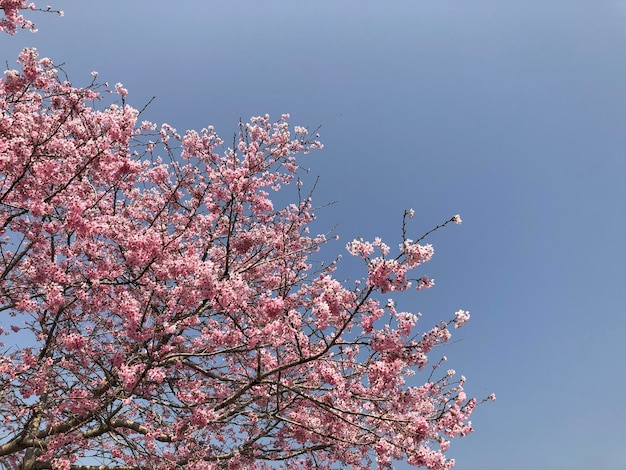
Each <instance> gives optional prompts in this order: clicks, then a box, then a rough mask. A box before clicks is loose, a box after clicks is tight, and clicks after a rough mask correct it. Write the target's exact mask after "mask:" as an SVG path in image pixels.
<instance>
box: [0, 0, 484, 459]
mask: <svg viewBox="0 0 626 470" xmlns="http://www.w3.org/2000/svg"><path fill="white" fill-rule="evenodd" d="M22 3H23V2H15V1H13V2H12V1H6V0H5V1H3V2H1V3H0V6H2V8H3V9H4V11H5V15H6V17H5V20H4V21H5V22H6V21H8V22H9V23H11V24H13V25H15V24H25V23H23V21H26V20H23V19H20V16H19V15H18V14H16V10H12V9H10V8H9V7H8V6H10V5H13V4H16V5H19V6H23V5H22ZM20 22H22V23H20ZM5 27H6V25H5ZM7 30H8V31H11V29H10V28H7ZM19 64H20V70H8V71H7V72H5V74H4V78H3V79H1V80H0V112H1V115H0V237H1V239H0V273H1V277H0V311H1V312H2V314H1V316H0V333H1V334H2V335H3V341H4V343H3V346H2V352H3V354H2V356H0V468H1V467H4V468H7V469H9V468H10V469H13V468H20V469H63V470H68V469H75V470H79V469H82V470H88V469H94V470H95V469H114V468H117V469H129V470H130V469H136V470H139V469H149V468H160V469H176V468H190V469H221V468H230V469H237V468H251V469H255V468H258V469H260V468H285V467H288V468H302V469H312V468H320V469H324V468H346V467H351V468H354V469H370V468H373V467H375V468H381V469H386V468H392V464H393V462H394V461H397V460H406V462H408V464H410V465H412V466H415V467H426V468H429V469H444V468H451V467H452V466H453V465H454V461H453V460H450V459H446V457H445V455H444V453H445V451H446V450H447V449H448V446H449V439H450V438H453V437H455V436H463V435H466V434H468V433H469V432H471V431H472V427H471V423H470V422H469V421H468V418H469V416H470V414H471V413H472V411H473V410H474V408H475V406H476V404H477V401H476V400H475V399H473V398H468V397H467V396H466V395H465V392H464V391H463V383H464V380H465V379H464V378H463V377H461V378H460V379H457V378H456V377H455V375H454V371H452V370H450V371H448V372H447V373H445V372H442V373H439V374H438V373H437V371H436V368H437V366H438V365H439V363H440V362H441V361H440V360H437V361H435V364H434V365H432V364H431V365H428V357H427V355H428V353H429V352H431V351H432V349H433V347H435V346H437V345H440V344H442V343H445V342H446V341H448V340H449V338H450V328H451V327H455V328H456V327H460V326H461V325H462V324H463V323H465V321H467V319H468V318H469V314H468V313H467V312H465V311H462V310H459V311H458V312H456V314H455V315H454V317H452V319H451V320H450V321H448V322H442V323H440V324H438V325H435V326H434V327H432V328H428V329H426V330H423V329H421V328H418V327H417V321H418V315H415V314H412V313H408V312H400V311H396V309H395V306H394V303H393V301H388V300H386V299H387V297H389V296H390V295H392V293H393V292H398V291H404V290H406V289H408V288H409V287H411V284H412V283H413V286H414V287H416V288H418V289H421V288H426V287H430V286H431V285H432V282H431V281H430V280H429V279H428V278H427V277H425V276H423V275H421V276H412V274H411V273H412V272H414V270H415V269H416V268H418V267H420V266H421V265H422V264H423V263H425V262H426V261H428V260H429V259H430V258H431V256H432V254H433V249H432V247H431V246H430V245H428V244H422V242H423V237H421V238H417V239H411V238H410V237H409V236H408V235H407V231H408V228H407V224H408V219H409V218H411V217H412V215H413V213H412V211H407V212H406V213H405V217H404V222H403V237H402V240H400V242H401V243H400V247H399V249H398V250H396V251H394V250H391V249H390V247H389V246H387V245H386V244H385V243H383V242H382V241H381V240H380V239H375V240H374V241H373V242H371V243H370V242H366V241H363V240H354V241H352V242H350V243H348V245H347V250H348V252H349V253H350V254H351V255H354V256H357V257H360V258H362V259H363V262H364V267H365V270H364V274H363V279H362V280H361V281H360V282H356V283H354V284H348V283H346V282H343V281H340V280H339V279H337V277H336V275H335V270H336V267H337V264H336V262H333V263H330V264H329V265H328V266H326V267H322V265H321V264H318V263H317V262H316V260H317V259H318V258H319V256H320V255H319V253H318V251H319V250H320V248H321V247H323V245H324V243H325V242H326V238H325V237H324V236H323V235H317V236H313V235H311V234H310V233H309V229H308V226H309V225H310V223H311V221H312V220H313V218H314V214H313V211H312V205H311V199H310V197H309V196H307V195H303V194H302V193H301V192H300V186H301V185H300V183H299V181H298V179H297V174H298V163H297V161H296V156H297V155H298V154H305V153H308V152H309V151H310V150H313V149H316V148H320V147H321V144H320V143H319V142H317V140H315V139H316V136H315V135H310V134H309V132H308V131H307V129H305V128H302V127H298V126H296V127H294V128H292V129H291V128H290V126H289V125H288V122H287V119H288V116H286V115H284V116H282V117H281V118H280V119H279V120H278V121H277V122H271V121H270V119H269V117H268V116H264V117H257V118H253V119H251V121H250V123H248V124H243V123H242V124H240V126H239V131H238V134H237V136H236V138H235V140H234V142H233V145H232V146H231V147H226V146H224V144H223V142H222V140H221V139H220V138H219V137H218V135H217V134H216V133H215V131H214V130H213V128H211V127H209V128H207V129H203V130H202V131H200V132H195V131H188V132H186V133H185V134H184V135H178V134H177V133H176V130H175V129H173V128H172V127H171V126H168V125H163V126H161V127H157V126H155V125H154V124H152V123H149V122H145V121H143V122H140V121H139V114H140V113H139V112H138V111H136V110H135V109H133V108H132V107H130V106H128V105H127V104H126V102H125V96H126V90H125V89H124V88H123V87H122V86H121V85H117V86H116V87H114V89H113V90H109V89H108V88H107V87H105V86H102V87H100V86H98V85H97V84H96V83H95V78H94V83H92V85H90V86H88V87H85V88H75V87H73V86H72V85H70V84H69V83H67V82H65V81H63V80H62V79H60V78H59V75H58V73H57V70H56V69H55V67H54V65H53V63H52V62H51V61H50V60H49V59H45V58H44V59H40V58H39V57H38V56H37V53H36V51H34V50H30V49H25V50H23V51H22V53H21V54H20V56H19ZM110 97H113V100H111V99H110ZM101 100H104V101H106V100H109V101H113V102H114V103H113V104H110V105H108V106H107V105H105V104H102V101H101ZM98 103H101V104H98ZM293 182H296V183H298V184H296V185H295V187H294V190H293V200H294V202H293V203H292V204H289V205H286V206H285V207H275V205H274V204H273V202H272V199H271V197H270V195H271V194H272V193H275V192H277V191H285V190H289V189H291V188H292V187H293V186H292V187H289V185H290V183H293ZM452 222H456V223H460V222H461V220H460V218H459V217H458V216H454V217H452V218H451V219H449V220H448V221H447V222H445V223H443V224H441V225H440V226H438V227H436V228H440V227H443V226H444V225H447V224H449V223H452ZM429 233H430V232H429ZM411 277H414V278H415V279H413V280H412V279H411ZM383 298H384V299H385V300H384V301H381V299H383ZM444 359H445V358H444ZM416 371H425V377H424V380H423V381H422V382H423V384H422V385H418V384H414V385H410V384H409V383H408V382H410V383H414V382H416V379H415V378H410V379H408V378H409V377H411V376H412V375H413V374H415V373H416Z"/></svg>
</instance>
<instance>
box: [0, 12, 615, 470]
mask: <svg viewBox="0 0 626 470" xmlns="http://www.w3.org/2000/svg"><path fill="white" fill-rule="evenodd" d="M50 1H51V2H52V0H50ZM53 6H54V7H58V8H61V9H63V10H65V17H64V18H58V17H56V16H55V15H42V14H40V15H36V16H35V17H34V19H35V21H36V22H37V23H38V25H39V27H40V32H39V33H37V34H34V35H33V34H30V33H24V32H21V33H20V34H18V35H17V36H15V37H11V38H9V37H7V36H6V35H5V36H3V37H2V38H0V39H1V43H0V52H1V54H0V59H2V60H3V61H4V60H7V61H8V62H9V65H10V66H11V67H13V64H14V61H15V58H16V55H17V51H18V50H19V49H20V48H21V47H22V46H36V47H37V48H38V49H39V50H40V52H41V54H42V55H44V56H49V57H51V58H52V59H53V60H54V61H55V62H57V63H60V62H65V63H66V66H65V70H67V71H68V73H69V75H70V77H71V79H72V81H73V82H74V83H75V84H86V83H88V82H89V81H90V79H91V77H90V75H89V74H90V72H91V71H92V70H97V71H99V72H100V78H101V79H102V80H107V81H109V82H110V83H112V84H113V83H115V82H118V81H119V82H123V83H124V85H125V86H126V88H128V90H129V92H130V94H129V96H128V101H129V102H130V103H131V104H133V105H134V106H135V107H138V108H141V107H142V106H143V105H144V104H145V103H146V102H147V101H148V100H149V99H150V97H152V96H156V97H157V98H156V101H155V102H154V103H153V104H152V105H151V106H150V107H149V109H148V111H147V118H149V119H151V120H153V121H157V122H163V121H166V122H169V123H170V124H172V125H174V126H175V127H176V128H178V129H179V131H184V130H185V129H188V128H196V129H198V128H202V127H205V126H207V125H209V124H213V125H215V126H216V128H217V129H218V131H220V132H221V134H222V135H223V136H224V137H225V138H228V137H229V136H231V135H232V133H233V131H234V130H235V125H236V123H237V121H238V119H239V118H240V117H241V118H244V119H247V118H248V117H250V116H251V115H258V114H265V113H270V114H271V115H274V116H275V117H278V116H279V115H280V114H281V113H284V112H288V113H290V114H291V116H292V122H293V123H294V124H301V125H305V126H309V127H311V128H314V127H316V126H317V125H321V126H322V128H321V130H320V133H321V138H322V141H323V142H324V143H325V145H326V148H325V150H324V151H323V152H316V153H314V154H312V155H311V156H310V157H307V159H306V160H305V161H304V162H305V165H306V166H307V167H309V168H310V169H311V171H310V175H312V176H316V175H319V176H320V178H321V179H320V182H319V184H318V189H317V191H316V193H315V199H316V201H317V202H318V203H320V204H322V203H325V202H328V201H338V203H337V204H335V205H333V206H331V207H329V208H327V209H324V210H322V211H320V212H319V213H318V222H317V224H318V225H317V227H319V228H320V230H325V229H328V228H332V227H333V226H335V225H336V224H338V228H337V233H338V234H339V235H340V237H341V240H340V242H339V243H336V244H335V245H333V246H330V247H328V248H329V251H328V253H329V254H332V253H334V252H337V251H339V250H340V249H341V248H342V247H343V246H344V245H345V243H346V242H347V241H349V240H350V239H351V238H353V237H355V236H363V237H366V238H372V237H374V236H376V235H380V236H382V237H383V239H384V240H385V241H387V242H388V243H389V244H391V245H392V246H395V245H396V244H397V243H398V241H399V236H400V223H401V216H402V213H403V210H404V209H405V208H410V207H412V208H414V209H415V211H416V219H414V221H413V228H414V229H415V233H416V234H418V233H419V234H421V233H422V232H424V231H426V230H427V229H429V228H430V227H432V226H434V225H435V224H437V223H439V222H441V221H443V220H445V219H447V218H449V217H451V216H452V215H453V214H455V213H460V214H461V216H462V218H463V220H464V223H463V225H461V226H460V227H457V226H453V227H449V228H446V229H445V230H444V231H442V232H437V233H436V234H434V236H432V237H431V238H430V241H431V242H432V243H433V244H434V246H435V250H436V254H435V258H434V259H433V261H432V262H431V263H430V265H426V266H425V267H424V270H423V273H424V274H428V275H430V276H431V277H433V278H435V279H436V281H437V285H436V286H435V288H434V289H431V290H429V291H426V292H424V291H422V292H414V293H411V294H408V295H406V296H403V297H400V298H399V299H398V304H399V307H400V308H401V309H403V310H409V311H413V312H417V311H421V312H422V313H423V314H424V315H423V320H422V321H423V323H422V324H423V328H424V329H426V328H430V327H431V326H432V324H433V323H434V322H436V321H438V320H440V319H447V318H450V317H451V315H452V314H453V312H454V311H455V310H457V309H459V308H464V309H467V310H469V311H470V312H471V313H472V320H471V321H470V322H469V323H468V324H467V325H466V327H464V328H463V329H462V330H459V331H458V332H456V333H457V334H456V336H455V338H459V339H462V341H460V342H458V343H455V344H453V345H451V346H449V347H447V348H445V349H442V350H441V354H446V355H447V356H448V358H449V359H450V360H449V362H448V366H450V367H453V368H455V369H456V370H457V371H458V372H459V373H463V374H464V375H465V376H467V378H468V387H467V388H468V391H469V393H471V394H474V395H477V396H485V395H487V394H489V393H491V392H495V393H496V395H497V397H498V400H497V401H496V402H495V403H491V404H485V405H484V406H482V407H480V408H479V409H478V410H477V411H476V413H475V415H474V416H473V420H472V421H473V423H474V426H475V428H476V432H475V433H474V434H472V435H471V436H469V437H467V438H463V439H458V440H455V441H454V442H453V444H452V447H451V450H450V452H449V455H450V456H451V457H454V458H456V459H457V467H456V468H458V469H460V470H502V469H507V470H529V469H530V470H534V469H537V470H544V469H547V470H586V469H590V468H595V469H602V470H623V469H624V468H626V453H625V452H624V449H626V428H625V427H624V422H626V405H625V404H624V396H625V395H626V377H625V374H624V369H625V367H624V359H625V357H626V346H625V344H626V343H625V342H624V341H623V330H624V328H625V327H626V317H625V316H624V311H625V306H626V288H625V287H624V280H625V276H624V274H625V273H624V270H625V269H624V266H625V264H624V261H625V258H626V249H625V245H624V238H625V237H624V232H625V231H626V230H625V228H626V227H625V226H626V221H625V218H624V214H625V213H626V207H625V204H626V186H625V185H624V176H625V174H626V132H625V128H626V3H624V2H623V1H618V0H603V1H593V0H587V1H579V0H491V1H488V0H430V1H423V0H394V1H388V2H381V1H377V2H374V1H368V0H361V1H358V2H357V1H350V2H348V1H339V0H336V1H316V2H300V1H286V0H285V1H271V0H269V1H263V2H254V1H252V0H250V1H237V0H232V1H226V0H215V1H210V2H207V1H200V0H195V1H191V0H188V1H185V2H154V1H152V2H148V1H144V0H133V1H112V0H109V1H106V2H94V1H92V2H87V1H84V2H71V1H67V0H65V1H63V0H54V3H53ZM349 266H351V265H349ZM349 269H352V267H350V268H349ZM356 274H357V271H354V273H353V275H356ZM438 352H439V351H438ZM419 379H422V380H423V379H424V377H423V376H419V375H418V380H419ZM399 468H404V467H399Z"/></svg>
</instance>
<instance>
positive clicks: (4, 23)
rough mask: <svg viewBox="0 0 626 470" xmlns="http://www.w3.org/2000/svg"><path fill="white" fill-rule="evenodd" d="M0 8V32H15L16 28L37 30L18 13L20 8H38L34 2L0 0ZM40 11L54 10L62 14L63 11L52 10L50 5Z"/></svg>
mask: <svg viewBox="0 0 626 470" xmlns="http://www.w3.org/2000/svg"><path fill="white" fill-rule="evenodd" d="M0 10H2V13H3V15H4V16H3V17H2V18H0V32H2V31H6V32H7V33H9V34H15V33H16V32H17V29H18V28H21V29H30V30H31V31H33V32H35V31H37V29H36V28H35V24H34V23H33V22H32V21H30V20H28V19H26V18H24V16H23V15H22V14H21V13H20V12H21V11H22V10H38V8H37V6H36V5H35V4H34V3H32V2H31V3H27V0H0ZM40 11H47V12H54V13H57V14H58V15H59V16H63V11H61V10H53V9H52V7H51V6H48V7H47V8H46V9H45V10H40Z"/></svg>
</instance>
